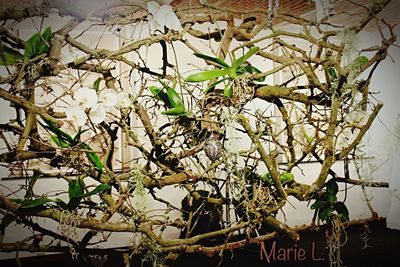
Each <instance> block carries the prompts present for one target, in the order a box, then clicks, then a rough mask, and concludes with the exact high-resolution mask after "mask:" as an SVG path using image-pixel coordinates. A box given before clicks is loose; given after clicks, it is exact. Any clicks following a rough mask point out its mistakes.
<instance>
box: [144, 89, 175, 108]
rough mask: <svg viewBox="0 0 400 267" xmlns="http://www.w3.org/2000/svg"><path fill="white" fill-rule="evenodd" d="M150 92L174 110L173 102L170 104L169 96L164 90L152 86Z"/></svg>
mask: <svg viewBox="0 0 400 267" xmlns="http://www.w3.org/2000/svg"><path fill="white" fill-rule="evenodd" d="M149 89H150V92H151V93H152V94H153V95H154V96H155V97H156V98H157V99H158V100H161V101H162V102H164V103H165V104H166V105H167V107H169V108H172V105H171V102H169V99H168V95H167V94H166V93H165V92H164V91H163V89H162V88H159V87H157V86H150V87H149Z"/></svg>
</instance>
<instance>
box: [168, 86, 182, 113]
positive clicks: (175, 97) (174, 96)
mask: <svg viewBox="0 0 400 267" xmlns="http://www.w3.org/2000/svg"><path fill="white" fill-rule="evenodd" d="M167 95H168V100H169V102H170V103H171V106H172V107H173V108H182V109H183V110H184V109H185V108H184V106H183V101H182V98H181V97H180V96H179V94H178V93H177V92H176V91H175V89H174V88H172V87H169V86H167Z"/></svg>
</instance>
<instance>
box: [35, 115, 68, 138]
mask: <svg viewBox="0 0 400 267" xmlns="http://www.w3.org/2000/svg"><path fill="white" fill-rule="evenodd" d="M42 119H43V121H44V122H45V123H46V124H47V125H44V124H43V123H41V122H40V121H39V123H40V125H42V127H43V128H46V129H48V130H49V131H51V132H52V133H55V134H56V135H57V137H58V138H59V139H63V140H66V141H67V142H68V143H70V144H72V143H73V142H74V139H73V138H72V136H70V135H69V134H68V133H66V132H64V131H63V130H61V129H60V128H58V127H57V126H56V124H55V123H54V122H51V121H48V120H46V119H44V118H42Z"/></svg>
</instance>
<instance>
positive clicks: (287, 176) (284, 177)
mask: <svg viewBox="0 0 400 267" xmlns="http://www.w3.org/2000/svg"><path fill="white" fill-rule="evenodd" d="M279 179H280V180H281V184H286V183H290V182H293V181H294V175H293V173H290V172H284V173H282V174H281V175H280V176H279Z"/></svg>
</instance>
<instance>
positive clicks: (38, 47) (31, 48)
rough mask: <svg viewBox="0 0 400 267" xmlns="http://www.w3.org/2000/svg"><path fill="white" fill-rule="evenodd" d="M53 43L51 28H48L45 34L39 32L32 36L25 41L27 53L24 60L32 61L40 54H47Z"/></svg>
mask: <svg viewBox="0 0 400 267" xmlns="http://www.w3.org/2000/svg"><path fill="white" fill-rule="evenodd" d="M50 41H51V28H50V27H47V28H46V29H45V30H44V32H43V34H40V33H39V32H37V33H35V34H34V35H32V37H31V38H29V39H28V40H27V41H25V53H24V59H25V60H27V59H30V58H33V57H35V56H38V55H40V54H44V53H47V52H48V51H49V47H50Z"/></svg>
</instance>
